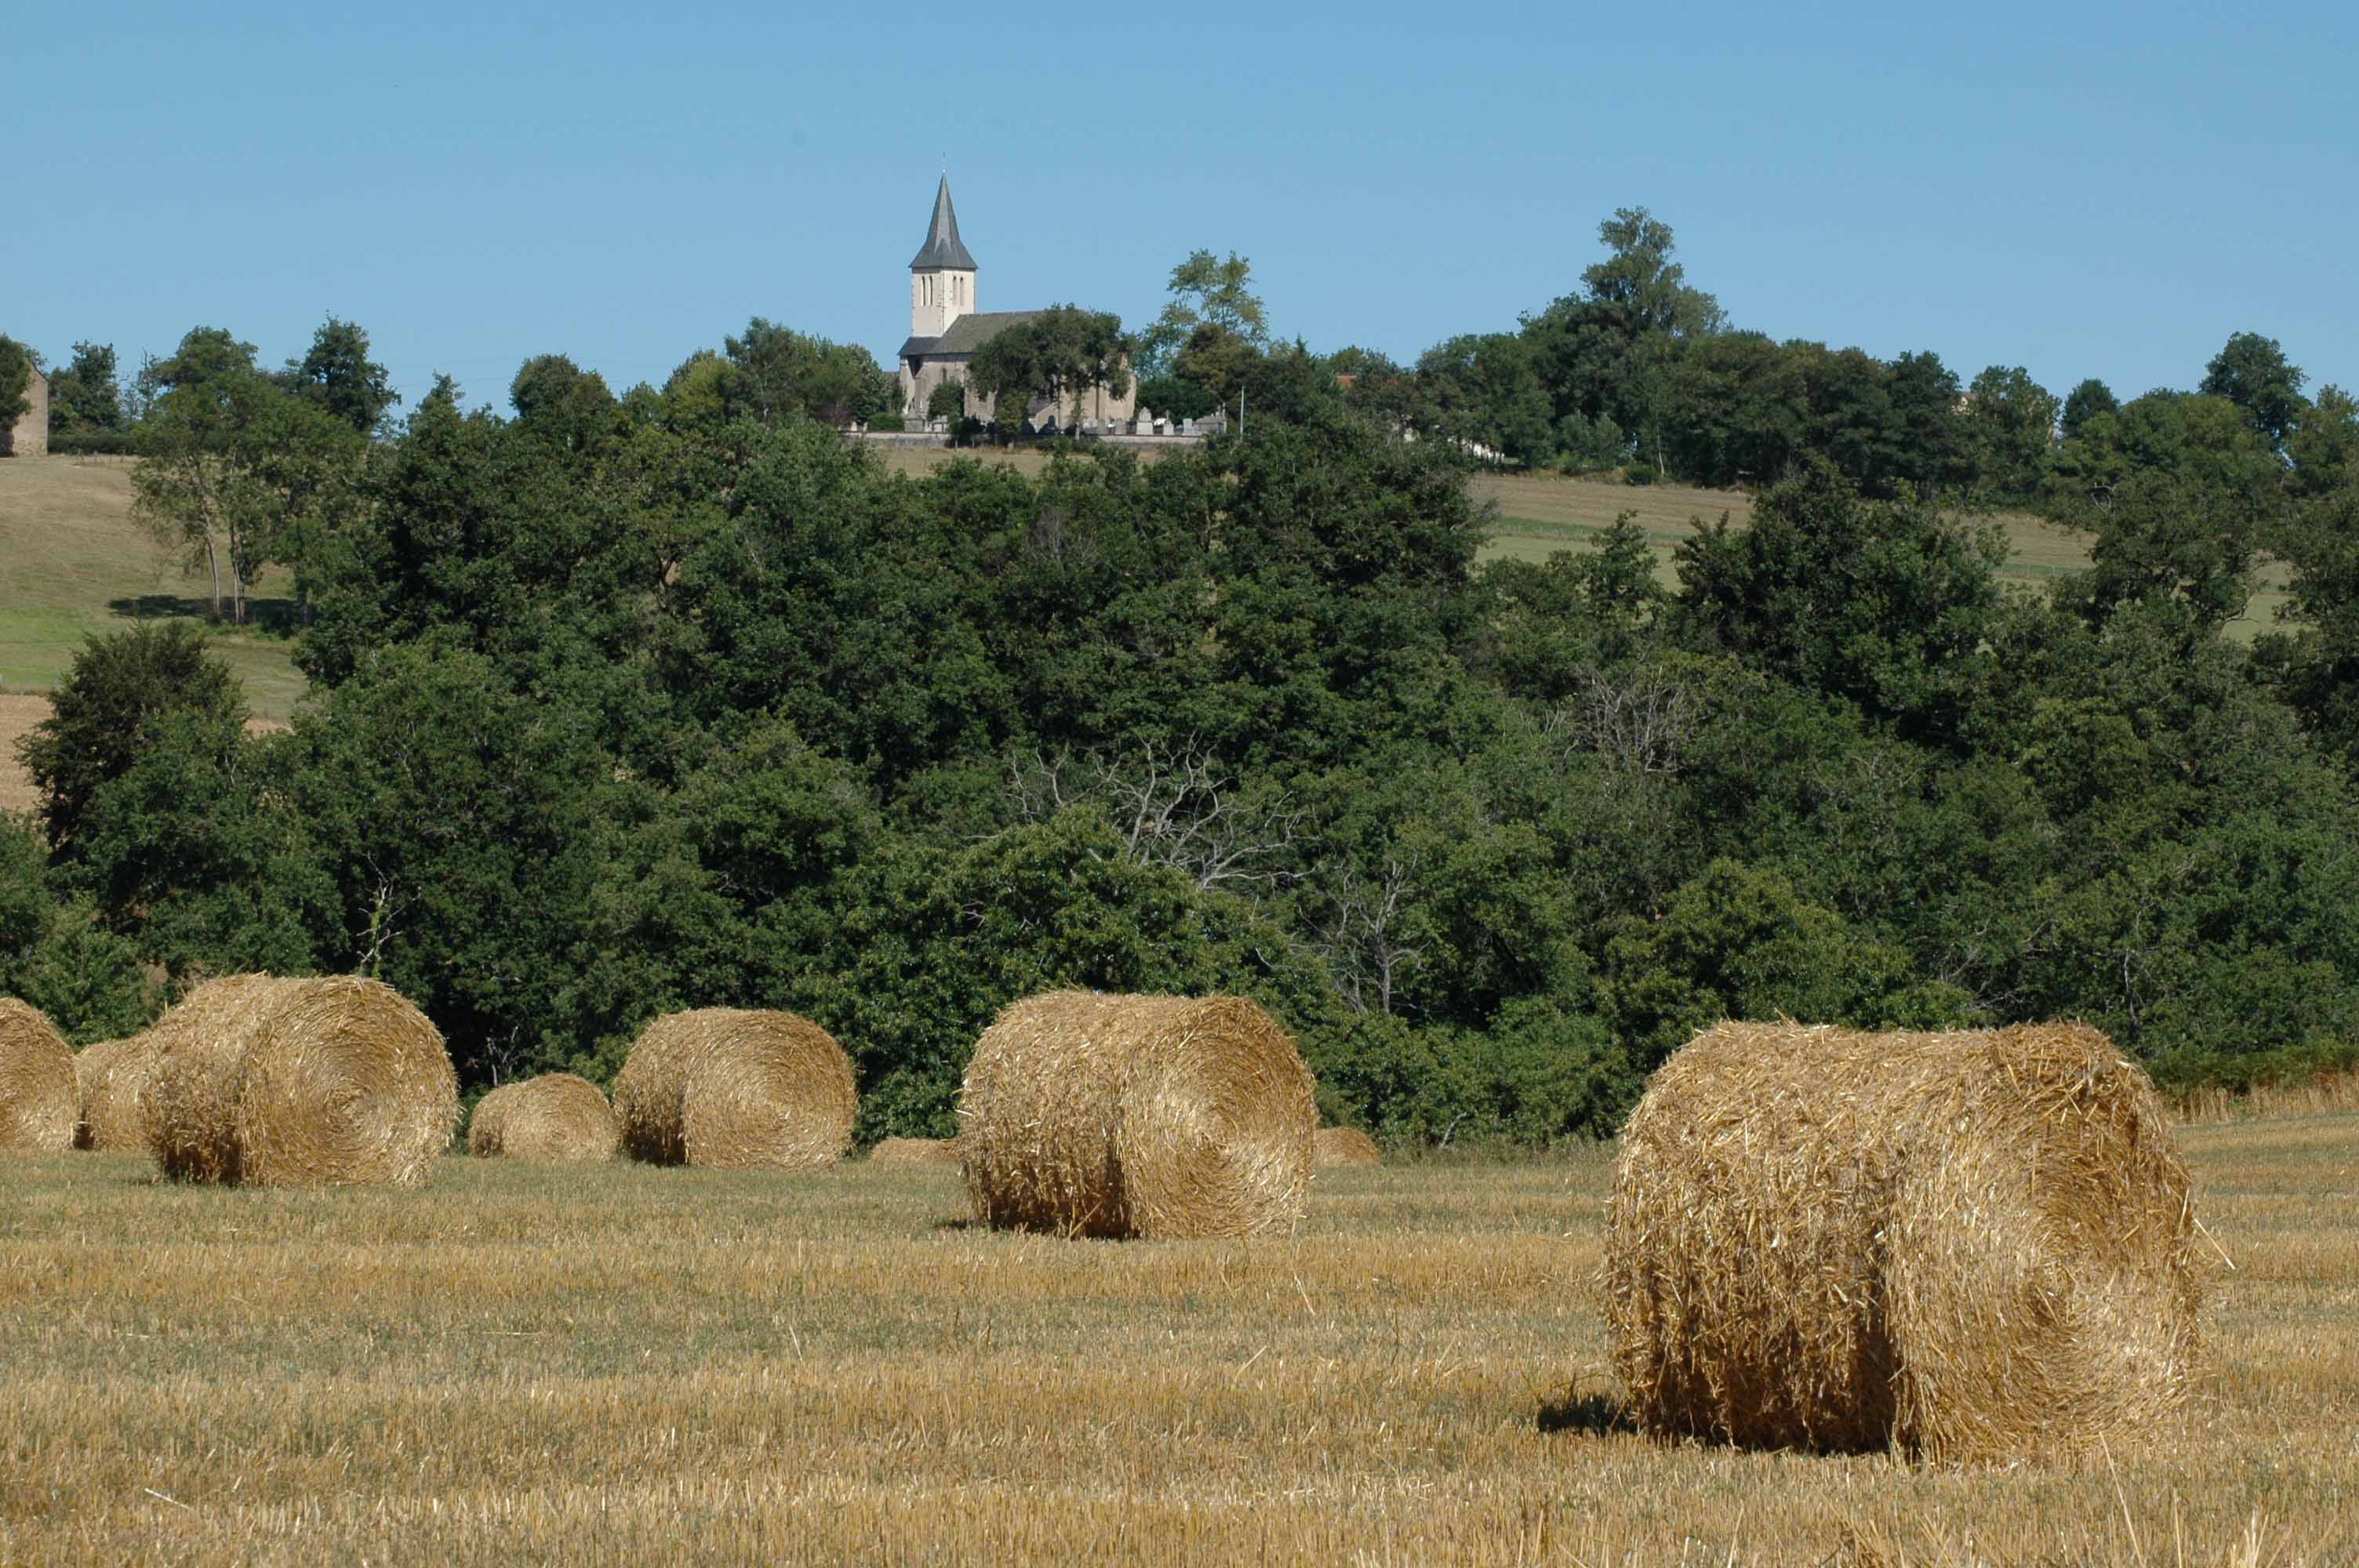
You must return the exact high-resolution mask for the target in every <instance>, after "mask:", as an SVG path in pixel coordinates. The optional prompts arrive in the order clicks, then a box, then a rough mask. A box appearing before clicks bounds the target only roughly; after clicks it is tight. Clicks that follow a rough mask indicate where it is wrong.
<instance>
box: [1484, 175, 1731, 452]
mask: <svg viewBox="0 0 2359 1568" xmlns="http://www.w3.org/2000/svg"><path fill="white" fill-rule="evenodd" d="M1597 237H1598V240H1599V241H1600V242H1601V243H1603V245H1604V246H1605V248H1606V250H1607V252H1608V253H1609V254H1607V256H1606V258H1605V259H1604V260H1603V261H1601V262H1595V263H1593V264H1592V265H1589V266H1587V267H1584V268H1583V269H1582V274H1581V285H1582V287H1581V291H1580V292H1579V293H1578V294H1572V295H1567V296H1566V297H1563V298H1561V299H1559V300H1557V301H1556V302H1555V303H1554V304H1552V305H1550V306H1549V308H1547V309H1546V310H1543V311H1542V312H1540V313H1539V314H1538V316H1535V317H1531V318H1529V319H1527V320H1526V321H1525V323H1524V328H1523V330H1524V335H1525V336H1526V338H1527V339H1528V340H1529V341H1531V344H1532V348H1533V351H1534V354H1535V363H1536V366H1537V368H1538V373H1539V376H1540V380H1541V383H1542V384H1544V385H1545V386H1546V387H1547V388H1548V390H1549V396H1550V398H1551V399H1552V400H1553V402H1554V403H1555V406H1556V416H1557V417H1558V418H1559V419H1563V418H1564V417H1566V416H1569V415H1576V414H1577V415H1579V416H1581V417H1582V419H1584V420H1586V421H1589V422H1590V423H1591V424H1592V425H1594V424H1595V423H1596V422H1597V421H1600V420H1611V421H1612V422H1613V423H1614V426H1615V427H1617V428H1618V429H1620V430H1622V431H1625V432H1626V433H1628V434H1629V435H1631V436H1632V437H1633V438H1635V439H1636V442H1637V444H1638V448H1639V450H1640V454H1641V455H1642V456H1644V457H1646V458H1647V459H1648V460H1651V461H1652V462H1653V463H1654V464H1655V465H1656V466H1657V467H1658V468H1660V467H1664V466H1667V465H1668V463H1669V432H1668V431H1667V429H1666V428H1665V426H1664V421H1663V418H1662V410H1663V408H1664V406H1665V404H1666V401H1667V399H1668V398H1669V396H1670V395H1671V389H1670V384H1669V382H1670V373H1671V366H1672V364H1673V363H1674V362H1676V360H1677V359H1678V357H1679V355H1680V351H1681V349H1682V348H1683V347H1684V346H1685V345H1686V344H1688V343H1690V342H1691V341H1697V340H1701V339H1705V338H1709V337H1712V335H1714V334H1716V333H1718V332H1720V331H1722V330H1724V328H1725V327H1726V325H1727V319H1726V317H1725V316H1724V314H1723V312H1722V310H1721V308H1720V302H1719V301H1718V300H1716V299H1714V298H1713V297H1712V296H1711V295H1709V294H1706V293H1704V292H1703V291H1702V290H1701V289H1699V288H1695V287H1691V286H1690V284H1689V283H1688V281H1687V271H1686V268H1684V267H1683V266H1681V265H1680V264H1679V263H1678V262H1675V261H1673V260H1672V259H1671V257H1672V254H1673V253H1674V251H1675V250H1676V246H1675V245H1674V243H1673V241H1672V235H1671V228H1670V225H1669V224H1668V223H1665V222H1662V221H1661V220H1659V219H1658V218H1657V217H1655V216H1654V214H1653V213H1651V212H1649V211H1647V209H1646V208H1644V207H1623V208H1618V209H1616V210H1615V211H1614V215H1613V216H1612V217H1611V218H1608V219H1606V220H1605V221H1604V222H1601V223H1599V224H1598V225H1597Z"/></svg>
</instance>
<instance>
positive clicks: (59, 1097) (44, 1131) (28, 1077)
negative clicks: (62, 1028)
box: [0, 996, 82, 1154]
mask: <svg viewBox="0 0 2359 1568" xmlns="http://www.w3.org/2000/svg"><path fill="white" fill-rule="evenodd" d="M81 1119H82V1092H81V1090H80V1089H79V1088H78V1087H76V1086H75V1083H74V1054H73V1047H72V1046H71V1045H69V1044H66V1043H65V1039H64V1037H63V1036H61V1035H60V1034H59V1033H58V1032H57V1030H56V1029H54V1028H52V1027H51V1026H50V1023H49V1018H48V1016H47V1015H46V1014H45V1013H43V1012H42V1011H41V1010H40V1009H39V1008H38V1007H33V1006H31V1005H29V1004H27V1003H25V1002H21V1001H18V1000H16V998H15V997H12V996H0V1152H5V1153H12V1154H54V1153H57V1152H60V1151H62V1150H66V1149H71V1148H72V1147H73V1141H74V1124H75V1123H76V1122H77V1121H79V1120H81Z"/></svg>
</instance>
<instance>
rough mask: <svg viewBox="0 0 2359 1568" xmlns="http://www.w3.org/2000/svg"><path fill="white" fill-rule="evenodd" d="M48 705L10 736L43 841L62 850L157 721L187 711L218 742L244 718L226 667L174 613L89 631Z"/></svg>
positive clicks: (141, 749)
mask: <svg viewBox="0 0 2359 1568" xmlns="http://www.w3.org/2000/svg"><path fill="white" fill-rule="evenodd" d="M49 704H50V706H49V717H48V718H47V719H42V720H41V721H40V722H39V723H38V724H36V725H35V726H33V729H32V730H31V732H30V733H28V734H27V735H26V736H25V738H24V739H23V740H21V741H18V742H17V755H18V757H19V758H20V759H21V760H22V761H23V762H24V764H25V771H26V773H28V774H29V775H30V776H31V778H32V781H33V786H34V788H36V789H38V791H39V792H40V795H41V806H40V816H41V824H42V827H43V828H44V830H45V831H46V832H47V833H48V835H49V843H50V844H51V845H52V846H56V847H63V848H68V849H71V846H72V845H73V844H74V842H75V840H76V838H77V837H78V836H79V834H80V832H81V829H82V816H83V814H84V813H85V812H86V811H87V810H88V809H89V807H90V805H91V802H92V798H93V797H94V796H95V795H97V794H98V792H99V790H100V789H101V788H102V787H103V785H105V784H107V783H108V782H110V781H111V780H114V779H117V778H120V777H122V776H123V775H124V774H125V773H128V772H130V771H131V768H132V765H133V764H134V763H135V762H137V761H138V760H139V757H140V755H141V754H142V752H144V751H146V750H147V748H148V747H149V746H150V745H151V744H153V743H154V741H155V730H156V727H157V726H158V724H159V723H161V722H163V721H164V720H166V719H170V718H176V717H181V716H186V717H188V718H190V719H195V720H197V721H198V722H199V723H200V724H201V728H202V730H203V734H204V737H205V743H207V744H219V743H222V740H223V737H227V736H234V735H235V734H236V733H237V730H238V728H239V726H240V725H242V724H243V723H244V722H245V706H244V703H243V702H242V701H241V699H240V696H239V688H238V684H237V679H236V677H235V676H233V675H231V674H230V670H229V666H228V665H225V664H223V662H222V661H221V660H220V659H219V658H217V657H215V656H214V655H213V654H212V653H211V652H209V651H208V650H207V649H206V646H205V640H204V637H203V636H202V634H201V633H199V632H198V631H197V630H196V629H195V628H194V627H192V626H190V625H189V624H188V623H187V622H177V621H176V622H164V623H161V624H157V623H152V622H151V623H147V624H142V625H137V626H134V627H132V628H131V629H130V630H129V631H127V632H117V633H113V634H111V635H108V636H104V637H92V638H91V639H90V640H89V642H88V643H85V644H84V645H83V647H82V651H81V652H80V653H79V654H75V655H74V661H73V665H72V667H71V669H69V670H68V671H67V672H66V676H65V678H64V679H63V680H61V681H60V682H59V683H58V685H57V688H56V690H55V691H53V692H52V693H51V694H50V697H49ZM182 739H183V740H184V741H186V740H191V739H194V737H193V736H185V735H184V736H183V737H182Z"/></svg>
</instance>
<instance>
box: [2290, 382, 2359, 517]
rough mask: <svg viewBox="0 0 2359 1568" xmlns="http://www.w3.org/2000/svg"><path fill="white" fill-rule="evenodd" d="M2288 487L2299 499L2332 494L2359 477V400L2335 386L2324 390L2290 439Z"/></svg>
mask: <svg viewBox="0 0 2359 1568" xmlns="http://www.w3.org/2000/svg"><path fill="white" fill-rule="evenodd" d="M2286 460H2287V461H2288V463H2290V464H2291V469H2290V470H2289V471H2288V473H2287V475H2286V488H2287V490H2288V491H2289V492H2292V493H2293V494H2295V495H2298V496H2319V495H2330V494H2332V493H2333V492H2335V491H2336V490H2338V489H2340V488H2341V487H2342V485H2343V482H2344V481H2346V480H2347V479H2349V478H2350V477H2351V476H2353V475H2354V474H2359V399H2354V398H2353V397H2352V395H2350V394H2349V393H2347V392H2345V391H2343V389H2342V388H2341V387H2339V386H2336V385H2334V384H2332V383H2329V384H2327V385H2325V386H2321V387H2320V388H2319V389H2318V396H2317V398H2316V399H2315V400H2314V401H2312V402H2310V403H2306V404H2304V405H2303V406H2302V408H2301V412H2300V414H2299V416H2297V417H2296V419H2295V421H2294V427H2293V429H2292V432H2291V433H2290V434H2288V436H2287V438H2286Z"/></svg>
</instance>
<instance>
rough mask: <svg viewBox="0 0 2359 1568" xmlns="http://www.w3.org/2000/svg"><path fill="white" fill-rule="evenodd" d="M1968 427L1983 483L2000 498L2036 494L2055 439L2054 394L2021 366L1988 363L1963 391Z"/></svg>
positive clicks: (2025, 496) (2055, 413) (2045, 476)
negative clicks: (1965, 392)
mask: <svg viewBox="0 0 2359 1568" xmlns="http://www.w3.org/2000/svg"><path fill="white" fill-rule="evenodd" d="M1966 397H1967V402H1966V430H1967V433H1968V438H1969V439H1970V440H1971V441H1972V442H1973V457H1974V466H1975V469H1976V470H1977V471H1978V474H1979V477H1980V479H1981V481H1982V483H1983V485H1984V487H1985V488H1986V489H1987V490H1989V491H1990V492H1991V493H1993V494H1994V495H1996V496H1998V497H2000V498H2002V499H2005V500H2008V501H2024V500H2028V499H2029V498H2031V497H2033V496H2036V495H2038V493H2039V489H2040V486H2041V485H2042V483H2044V482H2045V481H2046V479H2047V473H2048V453H2049V448H2051V447H2053V446H2054V445H2055V444H2056V416H2057V412H2058V406H2057V402H2056V399H2055V397H2054V395H2051V394H2050V393H2049V391H2048V389H2047V388H2045V387H2043V386H2041V385H2040V384H2038V382H2036V381H2034V380H2032V379H2031V373H2030V372H2028V371H2027V370H2025V369H2024V368H2023V367H2022V366H2021V365H2013V366H2007V365H1992V366H1990V367H1989V368H1988V369H1986V370H1984V372H1983V373H1981V374H1980V375H1978V376H1976V377H1974V381H1973V386H1972V387H1970V388H1969V389H1968V390H1967V394H1966Z"/></svg>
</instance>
